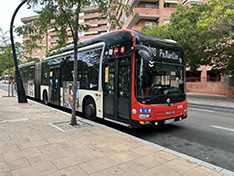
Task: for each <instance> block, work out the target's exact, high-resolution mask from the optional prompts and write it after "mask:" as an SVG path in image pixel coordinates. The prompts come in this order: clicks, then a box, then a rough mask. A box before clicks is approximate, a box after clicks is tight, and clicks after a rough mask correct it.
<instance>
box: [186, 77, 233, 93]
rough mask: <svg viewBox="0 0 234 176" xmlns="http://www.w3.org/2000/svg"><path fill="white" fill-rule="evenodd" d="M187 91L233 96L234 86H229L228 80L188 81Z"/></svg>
mask: <svg viewBox="0 0 234 176" xmlns="http://www.w3.org/2000/svg"><path fill="white" fill-rule="evenodd" d="M186 92H187V93H188V92H192V93H204V94H216V95H224V96H227V97H233V95H234V87H228V86H227V81H226V80H224V81H221V82H187V83H186Z"/></svg>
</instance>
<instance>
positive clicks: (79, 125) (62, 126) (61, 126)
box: [49, 121, 93, 131]
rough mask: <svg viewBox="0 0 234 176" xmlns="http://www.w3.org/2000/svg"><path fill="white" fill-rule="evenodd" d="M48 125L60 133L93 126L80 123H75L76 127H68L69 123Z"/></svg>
mask: <svg viewBox="0 0 234 176" xmlns="http://www.w3.org/2000/svg"><path fill="white" fill-rule="evenodd" d="M49 124H50V125H51V126H53V127H54V128H57V129H58V130H60V131H72V130H78V129H81V128H88V127H91V126H93V125H91V124H88V123H85V122H81V121H77V125H75V126H72V125H70V121H63V122H53V123H49Z"/></svg>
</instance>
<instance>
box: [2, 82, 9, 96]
mask: <svg viewBox="0 0 234 176" xmlns="http://www.w3.org/2000/svg"><path fill="white" fill-rule="evenodd" d="M0 89H1V90H4V91H6V92H8V84H5V83H2V81H0ZM6 95H7V94H6Z"/></svg>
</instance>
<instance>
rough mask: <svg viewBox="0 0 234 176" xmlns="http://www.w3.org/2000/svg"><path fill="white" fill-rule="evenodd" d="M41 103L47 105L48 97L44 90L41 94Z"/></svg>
mask: <svg viewBox="0 0 234 176" xmlns="http://www.w3.org/2000/svg"><path fill="white" fill-rule="evenodd" d="M43 103H44V104H46V105H48V95H47V91H46V90H45V91H44V92H43Z"/></svg>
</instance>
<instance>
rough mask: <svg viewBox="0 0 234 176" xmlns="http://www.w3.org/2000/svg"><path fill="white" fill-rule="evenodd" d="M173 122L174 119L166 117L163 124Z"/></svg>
mask: <svg viewBox="0 0 234 176" xmlns="http://www.w3.org/2000/svg"><path fill="white" fill-rule="evenodd" d="M173 122H175V119H167V120H165V121H164V124H169V123H173Z"/></svg>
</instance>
